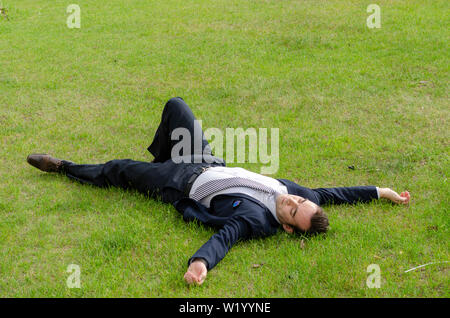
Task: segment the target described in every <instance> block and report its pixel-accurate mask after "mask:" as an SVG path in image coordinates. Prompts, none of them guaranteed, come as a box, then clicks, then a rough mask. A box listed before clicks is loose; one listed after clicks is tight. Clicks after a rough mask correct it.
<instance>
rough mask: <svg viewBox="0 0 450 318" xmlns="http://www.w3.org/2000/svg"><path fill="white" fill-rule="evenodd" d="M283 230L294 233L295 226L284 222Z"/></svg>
mask: <svg viewBox="0 0 450 318" xmlns="http://www.w3.org/2000/svg"><path fill="white" fill-rule="evenodd" d="M283 230H285V231H286V232H288V233H289V234H292V233H294V228H293V227H292V226H290V225H288V224H283Z"/></svg>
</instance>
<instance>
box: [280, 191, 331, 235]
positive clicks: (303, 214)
mask: <svg viewBox="0 0 450 318" xmlns="http://www.w3.org/2000/svg"><path fill="white" fill-rule="evenodd" d="M276 213H277V217H278V220H279V221H280V223H281V225H282V226H283V229H284V230H285V231H286V232H288V233H293V232H295V231H296V230H299V231H301V232H304V233H310V234H316V233H321V232H326V231H327V229H328V225H329V222H328V218H327V216H326V214H325V213H324V212H323V210H322V208H321V207H320V206H318V205H317V204H315V203H314V202H311V201H310V200H308V199H306V198H303V197H300V196H297V195H292V194H280V195H279V196H278V197H277V198H276Z"/></svg>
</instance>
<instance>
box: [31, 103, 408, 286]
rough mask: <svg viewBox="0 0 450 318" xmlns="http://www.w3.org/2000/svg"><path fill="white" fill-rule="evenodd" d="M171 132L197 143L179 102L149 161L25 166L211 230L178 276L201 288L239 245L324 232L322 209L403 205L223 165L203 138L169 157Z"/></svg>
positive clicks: (378, 191) (165, 118) (34, 160)
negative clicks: (134, 199) (160, 208)
mask: <svg viewBox="0 0 450 318" xmlns="http://www.w3.org/2000/svg"><path fill="white" fill-rule="evenodd" d="M177 128H184V129H187V130H188V131H189V132H190V133H191V134H190V136H191V140H190V143H191V145H195V144H197V143H196V142H194V138H195V137H194V136H196V134H195V133H194V129H201V128H200V127H199V124H198V122H197V121H196V120H195V117H194V114H193V113H192V111H191V110H190V108H189V107H188V105H187V104H186V103H185V102H184V100H183V99H182V98H179V97H176V98H172V99H170V100H169V101H168V102H167V103H166V105H165V107H164V110H163V113H162V118H161V123H160V124H159V127H158V129H157V131H156V134H155V136H154V139H153V142H152V144H151V145H150V146H149V147H148V150H149V151H150V152H151V153H152V154H153V155H154V157H155V158H154V160H153V161H152V162H141V161H134V160H130V159H123V160H112V161H108V162H106V163H104V164H75V163H73V162H71V161H67V160H60V159H56V158H53V157H51V156H49V155H46V154H31V155H29V156H28V158H27V161H28V163H29V164H31V165H33V166H34V167H36V168H39V169H40V170H42V171H46V172H58V173H63V174H65V175H67V176H68V177H69V178H71V179H74V180H77V181H79V182H82V183H86V184H91V185H95V186H99V187H108V186H115V187H121V188H124V189H136V190H137V191H139V192H142V193H144V194H146V195H148V196H149V197H151V198H161V199H162V201H163V202H166V203H171V204H173V206H174V207H175V208H176V210H178V211H179V212H180V213H181V214H182V215H183V219H184V220H185V221H193V220H198V221H200V222H202V223H204V224H206V225H208V226H212V227H215V228H216V229H217V230H218V232H217V233H216V234H214V235H213V236H212V237H211V238H210V239H209V240H208V241H207V242H206V243H205V244H204V245H203V246H202V247H200V249H199V250H198V251H197V252H196V253H195V254H194V255H193V256H192V257H191V258H190V259H189V261H188V270H187V272H186V274H185V275H184V279H185V280H186V282H187V283H188V284H191V283H197V284H202V283H203V281H204V280H205V278H206V274H207V272H208V270H211V269H212V268H213V267H214V266H216V265H217V263H218V262H219V261H220V260H221V259H222V258H223V257H224V256H225V255H226V253H227V252H228V250H229V249H230V248H231V247H232V246H233V245H234V244H235V243H236V242H237V241H238V240H242V239H250V238H256V237H265V236H269V235H273V234H275V233H276V232H277V231H278V229H280V228H282V229H283V230H284V231H286V232H288V233H294V232H300V233H305V234H317V233H322V232H326V231H327V229H328V225H329V223H328V218H327V216H326V214H325V213H324V211H323V210H322V208H321V206H322V205H325V204H342V203H348V204H354V203H357V202H369V201H371V200H373V199H379V198H386V199H389V200H391V201H392V202H395V203H399V204H407V203H408V202H409V199H410V196H409V193H408V192H407V191H405V192H402V193H401V194H400V195H399V194H397V193H396V192H395V191H393V190H391V189H389V188H378V187H375V186H355V187H339V188H317V189H310V188H306V187H302V186H300V185H298V184H296V183H294V182H292V181H289V180H286V179H274V178H270V177H267V176H263V175H260V174H257V173H254V172H251V171H248V170H245V169H242V168H231V167H226V165H225V162H224V161H223V160H222V159H221V158H217V157H215V156H214V155H213V154H212V152H211V147H210V145H209V144H208V141H207V140H206V139H205V138H204V135H203V134H202V136H200V137H201V139H202V140H201V142H200V143H199V144H201V149H195V147H194V146H193V147H191V148H190V149H194V151H193V152H189V153H184V152H183V151H184V150H183V149H182V151H180V153H179V154H178V155H179V156H177V157H175V156H174V155H173V152H172V150H173V149H174V146H175V145H176V144H177V140H173V139H172V133H173V132H174V130H175V129H177ZM200 131H201V130H200ZM198 148H199V147H198ZM186 152H187V151H186ZM180 158H183V160H180ZM175 159H176V160H175ZM186 159H188V160H186Z"/></svg>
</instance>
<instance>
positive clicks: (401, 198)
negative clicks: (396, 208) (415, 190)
mask: <svg viewBox="0 0 450 318" xmlns="http://www.w3.org/2000/svg"><path fill="white" fill-rule="evenodd" d="M377 190H378V194H379V195H380V199H381V198H385V199H388V200H391V201H392V202H394V203H397V204H408V203H409V199H410V197H411V196H410V194H409V192H408V191H403V192H402V193H400V194H398V193H397V192H395V191H394V190H392V189H389V188H378V187H377Z"/></svg>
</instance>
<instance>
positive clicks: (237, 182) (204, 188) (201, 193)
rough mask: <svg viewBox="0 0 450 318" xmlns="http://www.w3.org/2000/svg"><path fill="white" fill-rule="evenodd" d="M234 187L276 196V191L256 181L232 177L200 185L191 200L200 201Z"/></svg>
mask: <svg viewBox="0 0 450 318" xmlns="http://www.w3.org/2000/svg"><path fill="white" fill-rule="evenodd" d="M234 187H247V188H251V189H254V190H259V191H262V192H266V193H269V194H274V193H275V190H274V189H272V188H270V187H268V186H266V185H264V184H262V183H259V182H256V181H253V180H250V179H246V178H239V177H232V178H226V179H216V180H210V181H207V182H205V183H203V184H202V185H200V186H199V187H198V188H197V189H195V192H194V194H193V195H192V197H191V199H194V200H197V201H200V200H201V199H203V198H205V197H207V196H208V195H211V194H213V193H216V192H218V191H221V190H224V189H228V188H234Z"/></svg>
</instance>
